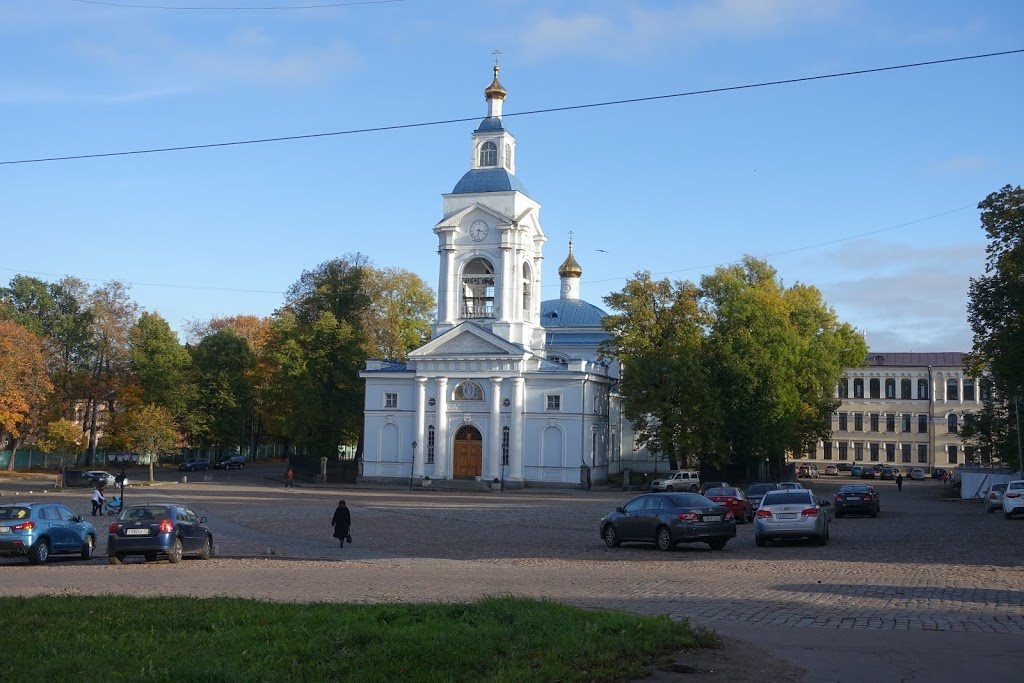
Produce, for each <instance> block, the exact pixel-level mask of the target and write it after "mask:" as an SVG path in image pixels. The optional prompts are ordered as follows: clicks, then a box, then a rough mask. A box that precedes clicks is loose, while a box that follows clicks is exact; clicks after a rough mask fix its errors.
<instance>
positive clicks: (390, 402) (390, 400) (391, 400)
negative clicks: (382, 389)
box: [384, 394, 398, 408]
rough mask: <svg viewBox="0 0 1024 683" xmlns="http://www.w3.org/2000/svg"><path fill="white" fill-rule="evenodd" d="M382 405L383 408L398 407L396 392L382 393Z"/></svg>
mask: <svg viewBox="0 0 1024 683" xmlns="http://www.w3.org/2000/svg"><path fill="white" fill-rule="evenodd" d="M384 407H385V408H397V407H398V394H384Z"/></svg>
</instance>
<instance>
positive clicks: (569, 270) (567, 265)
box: [558, 240, 583, 277]
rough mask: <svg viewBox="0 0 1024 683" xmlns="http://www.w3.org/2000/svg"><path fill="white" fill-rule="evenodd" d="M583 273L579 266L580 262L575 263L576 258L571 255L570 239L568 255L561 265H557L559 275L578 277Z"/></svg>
mask: <svg viewBox="0 0 1024 683" xmlns="http://www.w3.org/2000/svg"><path fill="white" fill-rule="evenodd" d="M581 275H583V269H582V268H580V264H578V263H576V258H575V257H574V256H573V255H572V240H569V255H568V256H566V257H565V260H564V261H562V265H560V266H558V276H559V277H580V276H581Z"/></svg>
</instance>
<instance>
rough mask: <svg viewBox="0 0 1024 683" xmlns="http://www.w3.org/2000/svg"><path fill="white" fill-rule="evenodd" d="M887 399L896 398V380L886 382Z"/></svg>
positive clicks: (888, 379)
mask: <svg viewBox="0 0 1024 683" xmlns="http://www.w3.org/2000/svg"><path fill="white" fill-rule="evenodd" d="M885 397H886V398H896V380H895V379H893V378H892V377H889V378H887V379H886V380H885Z"/></svg>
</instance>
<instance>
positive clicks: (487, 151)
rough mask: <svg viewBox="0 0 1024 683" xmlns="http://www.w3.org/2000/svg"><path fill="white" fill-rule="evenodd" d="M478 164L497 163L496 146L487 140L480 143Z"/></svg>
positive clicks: (492, 164) (490, 164) (495, 164)
mask: <svg viewBox="0 0 1024 683" xmlns="http://www.w3.org/2000/svg"><path fill="white" fill-rule="evenodd" d="M480 165H481V166H497V165H498V146H497V145H496V144H494V143H493V142H491V141H489V140H488V141H487V142H485V143H484V144H482V145H480Z"/></svg>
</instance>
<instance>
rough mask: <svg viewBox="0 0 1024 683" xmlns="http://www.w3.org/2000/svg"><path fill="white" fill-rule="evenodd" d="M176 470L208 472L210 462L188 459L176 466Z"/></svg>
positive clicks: (200, 459)
mask: <svg viewBox="0 0 1024 683" xmlns="http://www.w3.org/2000/svg"><path fill="white" fill-rule="evenodd" d="M178 469H179V470H181V471H182V472H195V471H196V470H208V469H210V461H209V460H207V459H206V458H189V459H188V460H186V461H185V462H183V463H181V464H180V465H178Z"/></svg>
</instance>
